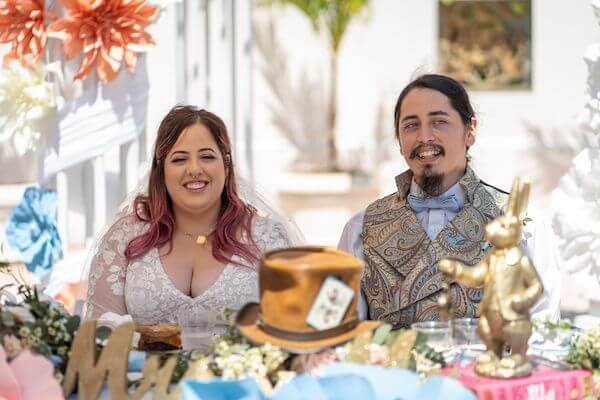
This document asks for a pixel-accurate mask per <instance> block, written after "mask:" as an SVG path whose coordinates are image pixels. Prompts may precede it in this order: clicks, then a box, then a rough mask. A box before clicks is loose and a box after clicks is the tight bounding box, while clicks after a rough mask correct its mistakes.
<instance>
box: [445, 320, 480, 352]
mask: <svg viewBox="0 0 600 400" xmlns="http://www.w3.org/2000/svg"><path fill="white" fill-rule="evenodd" d="M478 323H479V319H478V318H457V319H453V320H452V322H451V325H452V341H453V342H454V345H455V346H457V348H458V349H460V350H461V351H462V353H463V356H465V357H467V358H474V357H475V356H476V353H477V352H480V351H484V350H485V346H484V345H483V341H482V340H481V338H480V337H479V334H478V333H477V324H478Z"/></svg>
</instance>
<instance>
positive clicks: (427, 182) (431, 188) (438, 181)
mask: <svg viewBox="0 0 600 400" xmlns="http://www.w3.org/2000/svg"><path fill="white" fill-rule="evenodd" d="M429 168H431V167H429V166H428V167H426V169H425V171H424V173H423V175H421V176H416V177H415V181H416V182H417V185H419V187H420V188H421V189H422V190H423V191H424V192H425V193H427V194H428V195H430V196H439V195H440V194H442V193H441V191H442V182H443V180H444V175H442V174H436V173H434V172H433V171H431V169H429Z"/></svg>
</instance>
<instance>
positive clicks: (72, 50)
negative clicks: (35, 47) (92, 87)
mask: <svg viewBox="0 0 600 400" xmlns="http://www.w3.org/2000/svg"><path fill="white" fill-rule="evenodd" d="M60 1H61V3H62V4H63V6H64V7H65V9H66V10H67V14H66V15H65V16H64V17H63V18H60V19H59V20H57V21H55V22H53V23H52V24H51V25H50V26H49V27H48V36H50V37H54V38H58V39H61V40H63V50H64V53H65V56H66V58H67V60H71V59H73V58H74V57H75V56H77V55H78V54H79V53H81V52H83V60H82V61H81V65H80V67H79V70H78V71H77V73H76V75H75V79H84V78H85V77H86V76H88V74H89V73H90V72H91V71H92V70H93V69H94V68H95V69H96V71H97V73H98V77H99V78H100V80H101V81H103V82H110V81H112V80H113V79H114V78H115V77H116V76H117V74H118V72H119V69H120V68H121V64H122V63H123V61H124V62H125V64H126V65H127V67H128V68H129V70H130V71H132V72H133V71H134V70H135V65H136V61H137V53H141V52H144V51H146V50H148V48H149V47H150V46H151V45H153V44H154V40H153V39H152V36H150V34H149V33H147V32H146V27H147V26H148V25H149V24H150V23H152V21H153V20H154V18H155V17H156V15H157V14H158V8H157V7H155V6H153V5H149V4H147V3H146V0H60Z"/></svg>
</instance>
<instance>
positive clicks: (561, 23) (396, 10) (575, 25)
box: [255, 0, 600, 204]
mask: <svg viewBox="0 0 600 400" xmlns="http://www.w3.org/2000/svg"><path fill="white" fill-rule="evenodd" d="M532 3H533V7H532V8H533V9H532V22H533V29H532V35H533V47H532V48H533V50H532V51H533V71H532V89H531V90H526V91H488V92H485V91H479V92H475V91H474V92H472V93H471V96H472V101H473V103H474V107H475V109H476V111H477V112H478V113H479V117H480V125H479V126H480V128H479V132H478V140H477V143H476V145H475V147H474V148H473V149H472V155H473V156H474V166H475V167H476V169H477V172H478V173H479V175H480V176H481V177H482V178H483V179H485V180H487V181H488V182H490V183H492V184H495V185H497V186H499V187H503V188H509V186H510V182H511V180H512V177H513V176H514V175H517V174H521V175H522V176H525V175H527V173H528V171H527V170H525V171H524V170H523V169H527V168H528V167H527V166H526V163H525V158H527V157H528V156H527V154H526V153H525V152H526V150H527V148H528V133H527V130H526V128H525V126H524V121H528V122H530V123H532V124H534V125H539V126H542V127H545V128H546V129H551V128H559V129H562V128H564V127H569V126H572V125H574V119H575V116H576V114H577V113H578V112H579V111H580V110H581V109H582V107H583V101H584V98H583V93H584V88H585V81H586V76H587V70H586V66H585V63H584V61H583V53H584V50H585V48H586V47H587V46H588V45H589V44H591V43H593V42H598V41H599V39H600V29H599V28H598V26H597V23H596V20H595V18H594V16H593V12H592V8H591V6H590V4H589V1H587V0H575V1H567V0H543V1H542V0H533V1H532ZM437 7H438V1H437V0H374V1H372V2H371V5H370V9H369V11H368V12H367V14H366V15H365V17H362V18H359V19H357V20H356V21H354V22H352V24H351V26H350V27H349V30H348V32H347V36H346V37H345V38H344V42H343V43H342V47H341V52H340V58H339V65H340V67H339V69H340V72H339V108H338V113H339V114H338V115H339V120H338V127H337V140H338V145H339V148H340V151H341V152H343V151H348V150H351V149H353V148H358V147H361V146H372V143H373V136H374V129H375V124H376V113H377V106H378V104H379V102H383V104H384V106H385V107H386V110H387V119H386V120H385V121H384V122H385V124H386V125H385V126H386V128H388V132H389V134H390V135H391V134H392V132H393V131H392V129H393V121H392V111H393V107H394V104H395V100H396V97H397V95H398V94H399V92H400V90H401V89H402V87H403V86H404V85H406V84H407V83H408V82H409V81H410V79H411V78H412V77H414V76H415V75H417V74H419V73H422V72H435V65H436V63H437V35H438V33H437V26H438V19H437V18H438V17H437V13H438V10H437ZM255 16H256V19H255V21H256V24H257V25H260V24H264V23H265V21H266V20H267V19H268V18H269V17H270V16H272V17H273V18H275V19H276V22H277V26H278V32H277V33H278V37H279V39H280V40H281V42H282V43H285V46H286V50H285V51H286V52H287V53H288V55H289V63H290V64H292V65H294V69H295V70H296V71H294V73H295V74H296V75H298V74H299V72H298V70H301V69H302V68H307V69H308V70H310V71H311V73H312V74H313V76H315V75H318V74H320V75H322V76H323V78H324V80H325V83H326V82H327V64H326V60H327V58H326V51H325V44H324V43H325V42H324V38H319V37H317V36H316V35H315V34H314V33H313V32H312V30H311V27H310V25H309V24H308V22H307V20H306V19H305V18H304V16H303V15H302V14H300V13H299V12H298V11H296V10H295V9H294V8H293V7H287V8H285V9H281V8H274V9H271V10H264V9H260V10H257V11H256V12H255ZM257 58H258V59H260V57H258V56H257ZM255 78H256V90H255V99H256V106H255V109H256V113H255V124H256V125H255V131H256V132H257V135H256V136H257V137H256V145H255V148H256V149H257V152H258V154H257V156H256V159H257V160H259V161H261V160H262V161H261V162H258V163H257V165H256V176H257V179H258V181H259V182H261V183H262V184H263V185H265V186H270V187H273V191H275V190H276V188H275V186H276V185H277V184H276V183H274V182H276V180H274V179H273V171H274V170H280V169H283V168H285V166H286V163H287V162H289V160H290V158H291V154H290V152H291V148H290V147H289V146H288V145H287V142H286V141H285V140H282V138H281V135H279V134H278V132H277V131H276V130H275V129H274V128H273V127H272V125H271V124H270V121H269V118H270V111H269V108H268V102H269V101H271V100H272V98H271V94H270V92H269V89H268V87H267V86H266V85H265V83H264V79H263V77H262V76H261V75H260V73H258V71H257V72H256V74H255ZM390 144H392V142H391V141H390ZM397 158H398V161H397V163H396V164H395V165H393V166H391V167H389V168H388V170H391V171H393V173H398V172H400V171H401V169H402V168H403V167H402V163H401V162H400V155H399V154H398V156H397ZM385 179H386V180H385V182H384V183H383V184H382V187H383V190H384V191H389V190H393V182H392V180H391V177H387V178H385ZM534 194H535V191H534ZM536 202H538V204H542V199H541V198H540V196H537V197H536V196H535V195H534V198H533V200H532V203H534V204H536Z"/></svg>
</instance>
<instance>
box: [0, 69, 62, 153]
mask: <svg viewBox="0 0 600 400" xmlns="http://www.w3.org/2000/svg"><path fill="white" fill-rule="evenodd" d="M56 71H58V65H57V64H50V65H47V66H31V67H23V66H21V64H19V63H18V62H17V61H13V62H11V63H10V64H9V65H8V66H6V67H2V68H0V142H1V141H4V140H8V139H10V138H12V140H13V143H14V145H15V148H16V150H17V153H18V154H24V153H25V152H26V151H28V150H31V149H35V147H36V145H37V142H38V140H39V138H40V128H39V127H36V124H35V122H36V121H39V120H41V119H42V118H43V117H45V116H46V115H47V114H48V112H49V111H50V109H52V108H54V106H55V98H54V90H53V86H52V83H51V82H49V81H47V80H46V76H47V75H48V73H49V72H56Z"/></svg>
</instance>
